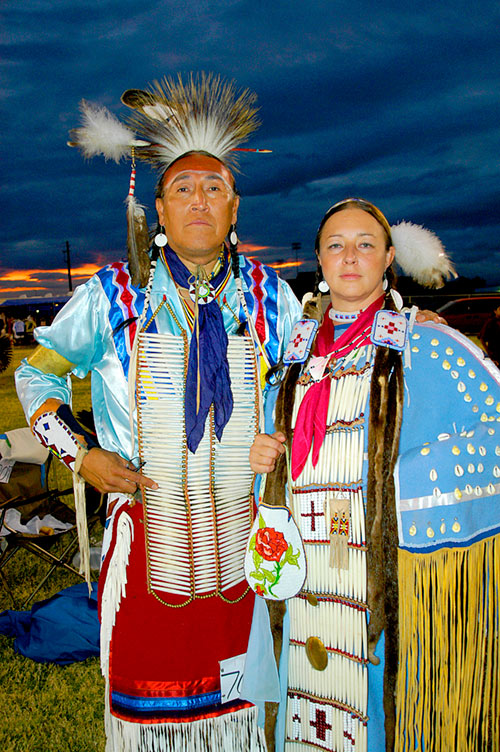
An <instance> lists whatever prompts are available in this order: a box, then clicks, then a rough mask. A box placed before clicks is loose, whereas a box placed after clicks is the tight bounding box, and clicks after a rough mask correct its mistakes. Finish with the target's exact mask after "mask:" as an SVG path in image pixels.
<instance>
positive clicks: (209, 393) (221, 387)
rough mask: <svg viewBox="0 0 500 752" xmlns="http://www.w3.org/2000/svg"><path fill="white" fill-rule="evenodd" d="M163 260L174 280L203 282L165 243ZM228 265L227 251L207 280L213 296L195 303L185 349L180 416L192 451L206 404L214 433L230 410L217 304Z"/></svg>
mask: <svg viewBox="0 0 500 752" xmlns="http://www.w3.org/2000/svg"><path fill="white" fill-rule="evenodd" d="M163 252H164V255H165V261H166V263H167V265H168V268H169V269H170V273H171V275H172V278H173V280H174V282H175V283H176V284H177V285H179V286H180V287H185V288H188V289H189V287H190V285H191V284H192V283H193V282H194V283H195V285H196V283H197V282H203V281H204V280H203V279H200V278H198V279H197V276H196V273H193V272H190V271H189V269H188V268H187V267H186V266H184V264H183V263H182V261H181V260H180V259H179V257H178V256H177V254H176V253H175V252H174V251H173V250H172V249H171V248H170V247H169V246H168V245H167V246H165V248H164V249H163ZM228 268H229V254H228V253H227V252H224V260H223V263H222V265H221V268H220V270H219V271H218V272H217V274H216V275H215V276H214V277H213V278H212V279H210V284H211V285H212V287H213V288H214V291H215V295H214V298H213V299H212V300H211V301H210V302H207V303H203V304H198V311H196V305H195V324H194V329H193V333H192V336H191V345H190V348H189V362H188V370H187V379H186V392H185V398H184V416H185V426H186V438H187V445H188V449H189V450H190V451H191V452H193V453H194V452H196V449H197V448H198V444H199V443H200V441H201V439H202V438H203V433H204V431H205V422H206V419H207V415H208V411H209V410H210V406H211V405H212V404H213V406H214V429H215V435H216V436H217V438H218V439H219V441H220V440H221V438H222V432H223V430H224V428H225V426H226V424H227V422H228V420H229V418H230V417H231V413H232V412H233V393H232V391H231V379H230V376H229V363H228V362H227V345H228V340H227V334H226V330H225V329H224V320H223V318H222V312H221V309H220V307H219V304H218V303H217V300H216V296H217V292H218V287H219V286H220V285H222V283H223V282H224V280H225V278H226V275H227V272H228Z"/></svg>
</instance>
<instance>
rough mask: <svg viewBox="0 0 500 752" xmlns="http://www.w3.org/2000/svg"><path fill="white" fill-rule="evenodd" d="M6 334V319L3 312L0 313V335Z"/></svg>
mask: <svg viewBox="0 0 500 752" xmlns="http://www.w3.org/2000/svg"><path fill="white" fill-rule="evenodd" d="M6 334H7V319H6V318H5V313H0V337H4V336H6Z"/></svg>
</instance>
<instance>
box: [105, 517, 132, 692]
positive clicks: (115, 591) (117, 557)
mask: <svg viewBox="0 0 500 752" xmlns="http://www.w3.org/2000/svg"><path fill="white" fill-rule="evenodd" d="M116 524H117V530H116V543H115V548H114V551H113V554H112V556H111V561H110V562H109V567H108V571H107V574H106V580H105V583H104V588H103V591H102V599H101V671H102V674H103V676H104V677H105V679H106V696H107V694H108V690H107V683H108V666H109V646H110V643H111V633H112V631H113V627H114V626H115V620H116V614H117V612H118V609H119V608H120V603H121V599H122V598H123V597H124V596H125V590H126V588H125V586H126V584H127V566H128V560H129V556H130V546H131V543H132V539H133V527H132V520H131V519H130V517H129V515H128V514H126V513H125V512H122V514H121V515H120V517H119V518H118V521H117V523H116Z"/></svg>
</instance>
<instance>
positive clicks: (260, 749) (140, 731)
mask: <svg viewBox="0 0 500 752" xmlns="http://www.w3.org/2000/svg"><path fill="white" fill-rule="evenodd" d="M108 714H109V708H108V707H106V715H107V716H108V717H107V718H106V733H107V742H106V752H265V751H266V744H265V739H264V730H263V729H261V728H259V727H258V726H257V714H258V711H257V708H256V707H251V708H243V709H242V710H238V711H237V712H235V713H226V714H225V715H221V716H217V717H216V718H204V719H203V720H201V721H191V722H186V723H149V724H146V723H131V722H130V721H123V720H121V719H120V718H116V717H115V716H113V715H111V714H109V715H108Z"/></svg>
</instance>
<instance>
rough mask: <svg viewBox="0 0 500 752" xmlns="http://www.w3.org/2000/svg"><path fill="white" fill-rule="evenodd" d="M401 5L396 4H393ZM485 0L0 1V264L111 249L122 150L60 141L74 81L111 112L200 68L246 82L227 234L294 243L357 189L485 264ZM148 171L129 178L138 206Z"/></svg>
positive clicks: (489, 182) (494, 33) (490, 77)
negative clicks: (88, 151)
mask: <svg viewBox="0 0 500 752" xmlns="http://www.w3.org/2000/svg"><path fill="white" fill-rule="evenodd" d="M402 5H403V6H404V7H401V6H402ZM499 15H500V12H499V8H498V6H497V5H496V4H494V3H493V2H485V1H484V0H480V1H479V2H478V3H476V4H475V5H474V8H473V9H471V7H470V4H469V3H468V2H467V3H466V2H462V1H461V0H460V1H459V2H451V0H450V1H448V0H446V2H441V3H435V2H427V1H426V0H424V1H423V2H420V3H419V4H418V6H417V5H416V4H404V3H403V4H402V3H401V2H400V0H398V2H396V1H394V2H392V1H387V2H382V3H378V4H377V5H376V6H374V5H373V4H372V3H369V2H368V0H358V2H356V1H355V0H353V1H352V2H350V3H349V4H345V3H340V2H338V1H337V0H332V1H331V2H324V0H309V1H308V2H307V3H305V2H301V1H300V0H289V2H281V1H280V0H278V1H276V0H275V2H272V3H269V2H267V3H264V2H262V1H261V0H252V2H246V1H245V2H241V1H240V0H227V1H226V2H215V1H213V0H210V1H209V0H197V2H196V4H186V3H185V2H184V0H169V1H168V2H152V1H151V0H149V1H148V0H146V1H145V2H142V3H140V4H139V3H137V2H128V1H127V0H122V1H121V2H117V1H115V0H113V1H111V0H108V1H106V0H104V1H101V2H99V3H97V2H94V3H92V2H90V3H89V2H87V1H85V2H80V1H79V0H72V2H69V1H68V2H67V1H66V0H59V2H57V3H54V2H52V0H50V1H49V0H30V2H29V3H26V2H24V0H23V1H21V0H17V1H15V2H14V1H10V2H9V0H7V1H6V2H5V3H4V5H3V28H4V36H3V51H2V53H3V54H2V60H3V63H2V65H1V70H2V78H3V94H2V100H3V113H4V121H5V123H6V127H4V129H3V131H4V133H3V138H2V144H1V148H2V151H3V162H4V180H3V197H4V198H3V222H2V269H7V270H8V269H15V268H19V269H28V268H32V267H33V268H39V267H40V266H43V265H46V266H47V267H49V268H58V267H59V265H60V262H61V250H62V248H63V246H64V242H65V241H66V240H69V241H70V243H71V246H72V251H73V254H74V256H75V259H76V260H77V261H78V262H79V263H83V262H85V261H87V260H97V259H98V258H99V259H102V258H104V259H108V260H112V259H114V258H117V257H118V258H119V257H120V256H122V255H123V253H124V243H125V227H124V206H123V199H124V197H125V195H126V192H127V185H128V165H126V164H121V165H115V164H114V163H107V164H105V163H104V162H103V161H101V160H99V159H95V160H93V161H92V162H91V163H85V162H83V161H82V159H81V157H80V155H79V154H78V153H77V152H76V151H75V150H72V149H69V148H68V147H67V146H66V141H67V139H68V132H69V130H70V128H72V127H75V126H76V125H78V120H79V114H78V102H79V100H80V99H81V98H82V97H83V98H86V99H89V100H91V101H97V102H99V103H100V104H104V105H106V106H108V107H109V108H110V109H111V110H112V111H113V112H115V113H116V114H119V115H125V114H126V113H125V108H123V107H122V106H121V105H120V103H119V98H120V95H121V93H122V91H123V90H124V89H126V88H129V87H142V86H144V85H145V84H146V83H147V82H149V81H151V80H153V79H154V78H159V77H161V76H162V75H164V74H167V75H173V74H175V73H176V72H177V71H181V72H183V73H186V72H189V71H191V70H213V71H214V72H216V73H220V74H222V75H224V76H226V77H229V78H233V77H234V78H235V79H236V80H237V83H238V85H240V86H242V87H245V86H247V87H249V88H251V89H253V90H255V91H256V92H257V93H258V97H259V105H260V107H261V111H260V115H261V119H262V127H261V129H260V131H259V132H258V133H257V134H256V135H255V136H254V137H253V139H252V145H255V146H262V147H267V148H271V149H272V150H273V153H272V154H270V155H243V156H242V157H241V169H242V174H241V175H240V176H239V178H238V183H239V187H240V190H241V192H242V194H243V201H242V206H241V212H240V222H239V234H240V237H241V238H242V239H243V240H244V241H246V242H248V243H253V244H256V245H269V246H272V249H271V250H270V251H269V252H268V253H267V255H262V254H261V258H268V259H271V260H276V259H280V258H286V257H287V256H289V255H290V254H291V251H290V250H289V249H290V246H291V243H292V242H300V243H301V244H302V250H301V252H300V255H301V256H302V257H303V258H306V257H307V256H309V257H310V255H311V252H310V248H311V247H312V243H313V238H314V233H315V229H316V226H317V224H318V221H319V219H320V217H321V214H322V213H323V212H324V211H325V209H326V208H327V207H328V206H329V205H330V204H331V203H333V202H334V201H336V200H338V199H339V198H343V197H345V196H346V195H363V196H365V197H367V198H369V199H371V200H373V201H374V202H375V203H378V204H380V206H381V208H382V209H383V210H384V211H385V212H386V213H387V214H388V217H389V219H390V220H391V221H396V220H398V219H402V218H406V219H411V220H413V221H416V222H419V223H423V224H426V225H428V226H430V227H431V228H432V229H434V230H435V231H437V232H438V233H439V234H440V236H441V237H442V239H443V241H444V242H445V244H446V245H447V247H448V248H449V250H450V251H451V252H452V254H453V256H454V258H455V261H456V262H457V265H458V267H459V271H461V272H462V273H464V274H468V275H474V274H481V275H482V276H485V277H488V278H489V279H490V280H491V281H496V280H497V279H500V273H497V271H496V262H497V261H498V255H495V253H496V252H497V250H498V249H499V243H498V240H497V238H498V237H499V234H498V226H499V224H500V220H499V214H498V208H497V207H498V198H499V194H500V177H499V173H498V167H497V163H498V157H497V155H498V153H499V147H500V143H499V141H500V136H499V129H498V121H499V119H500V118H499V116H500V106H499V103H498V90H499V80H498V79H499V71H498V63H497V61H498V43H499V33H498V28H499V24H498V22H499V20H500V18H499ZM153 186H154V175H153V174H151V173H149V172H148V170H147V168H144V169H142V170H140V171H139V172H138V179H137V193H138V196H139V198H140V199H141V200H142V201H144V202H145V203H146V204H148V205H149V209H150V211H149V213H148V216H149V219H150V221H151V222H152V221H153V212H152V211H151V209H152V206H153V198H152V195H153Z"/></svg>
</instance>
